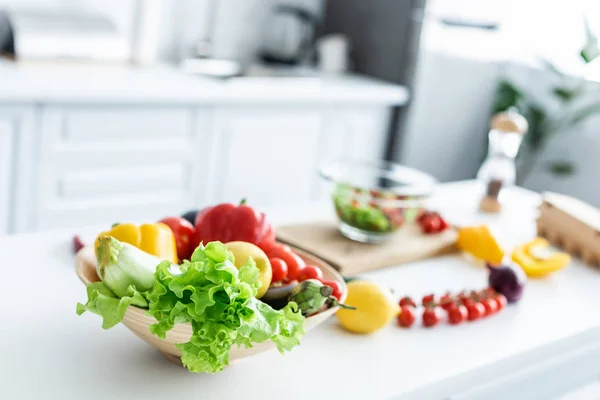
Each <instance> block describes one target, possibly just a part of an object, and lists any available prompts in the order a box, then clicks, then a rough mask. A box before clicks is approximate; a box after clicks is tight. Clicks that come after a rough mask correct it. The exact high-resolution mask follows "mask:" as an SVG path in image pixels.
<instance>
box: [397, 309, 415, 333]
mask: <svg viewBox="0 0 600 400" xmlns="http://www.w3.org/2000/svg"><path fill="white" fill-rule="evenodd" d="M415 319H417V313H416V312H415V308H414V307H412V306H402V307H401V308H400V315H398V325H400V326H401V327H403V328H409V327H411V326H412V324H414V323H415Z"/></svg>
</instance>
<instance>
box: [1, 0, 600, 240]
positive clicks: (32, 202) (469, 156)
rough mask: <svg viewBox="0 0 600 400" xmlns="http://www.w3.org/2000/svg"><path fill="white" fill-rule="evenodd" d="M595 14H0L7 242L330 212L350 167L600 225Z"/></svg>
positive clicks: (182, 7) (482, 8)
mask: <svg viewBox="0 0 600 400" xmlns="http://www.w3.org/2000/svg"><path fill="white" fill-rule="evenodd" d="M598 32H600V3H599V2H598V1H596V0H568V1H563V0H554V1H544V0H519V1H517V0H503V1H499V0H428V1H426V0H371V1H368V2H366V1H364V0H295V1H293V0H174V1H166V0H103V1H100V0H0V54H1V55H2V57H0V234H2V233H14V232H27V231H37V230H48V229H58V228H78V227H81V226H85V225H94V224H100V223H105V221H106V220H107V219H109V220H115V221H118V220H120V219H122V218H125V219H135V218H146V217H156V216H160V215H166V214H170V213H172V210H173V209H175V210H184V209H187V208H197V207H199V206H202V205H205V204H212V203H215V202H219V201H234V202H235V201H237V200H239V199H240V198H243V197H246V198H248V199H250V201H251V202H252V204H253V205H256V206H258V207H266V206H273V205H278V204H285V205H288V204H294V203H302V202H307V201H318V200H320V199H322V198H323V192H322V190H321V188H320V185H319V182H318V175H317V168H318V165H319V163H320V162H321V161H323V160H325V159H327V158H332V157H342V156H343V157H349V158H355V159H367V160H379V159H389V160H394V161H397V162H399V163H401V164H405V165H408V166H411V167H415V168H418V169H420V170H423V171H425V172H428V173H430V174H432V175H433V176H435V177H436V178H437V179H439V180H440V181H455V180H463V179H473V178H474V177H475V176H476V174H477V171H478V169H479V168H480V166H481V163H482V161H483V160H484V158H485V156H486V153H487V137H488V130H489V122H490V119H491V117H492V115H493V114H494V113H496V112H499V111H504V110H507V109H510V108H515V109H517V110H518V111H519V112H520V113H522V114H523V115H525V116H526V118H527V119H528V122H529V132H528V134H527V136H526V138H525V143H524V146H522V148H521V151H520V153H519V156H518V168H517V170H518V183H519V184H520V185H522V186H524V187H526V188H529V189H532V190H536V191H542V190H553V191H557V192H562V193H566V194H570V195H573V196H576V197H579V198H581V199H583V200H585V201H587V202H590V203H592V204H594V205H596V206H600V191H598V190H597V189H596V178H597V177H598V171H599V170H600V158H598V157H597V154H600V136H599V135H598V131H599V130H600V117H599V116H600V90H598V88H599V86H598V82H599V81H600V61H598V56H599V55H600V50H599V48H598V40H597V34H598Z"/></svg>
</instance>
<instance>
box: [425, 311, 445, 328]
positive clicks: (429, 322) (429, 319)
mask: <svg viewBox="0 0 600 400" xmlns="http://www.w3.org/2000/svg"><path fill="white" fill-rule="evenodd" d="M441 313H442V312H441V309H440V308H439V307H427V308H426V309H425V311H423V325H424V326H425V327H427V328H431V327H433V326H436V325H437V324H438V323H439V322H440V320H441Z"/></svg>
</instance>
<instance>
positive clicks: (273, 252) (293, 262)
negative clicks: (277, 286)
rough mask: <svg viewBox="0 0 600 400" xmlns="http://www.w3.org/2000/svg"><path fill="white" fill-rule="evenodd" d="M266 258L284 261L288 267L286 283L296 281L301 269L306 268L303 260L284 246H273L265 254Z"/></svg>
mask: <svg viewBox="0 0 600 400" xmlns="http://www.w3.org/2000/svg"><path fill="white" fill-rule="evenodd" d="M267 256H269V258H281V259H282V260H283V261H285V263H286V264H287V267H288V275H287V280H288V281H294V280H296V279H298V273H300V270H301V269H302V268H304V267H306V263H305V262H304V260H303V259H302V258H300V256H299V255H298V254H296V253H294V252H293V251H292V250H291V249H290V248H289V246H286V245H281V244H277V245H275V246H273V247H272V248H271V249H270V250H269V252H268V253H267Z"/></svg>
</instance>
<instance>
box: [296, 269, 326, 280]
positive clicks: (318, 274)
mask: <svg viewBox="0 0 600 400" xmlns="http://www.w3.org/2000/svg"><path fill="white" fill-rule="evenodd" d="M307 279H316V280H318V281H320V280H322V279H323V272H322V271H321V270H320V269H319V268H317V267H315V266H314V265H307V266H306V267H304V268H302V269H301V270H300V272H299V273H298V282H302V281H305V280H307Z"/></svg>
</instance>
